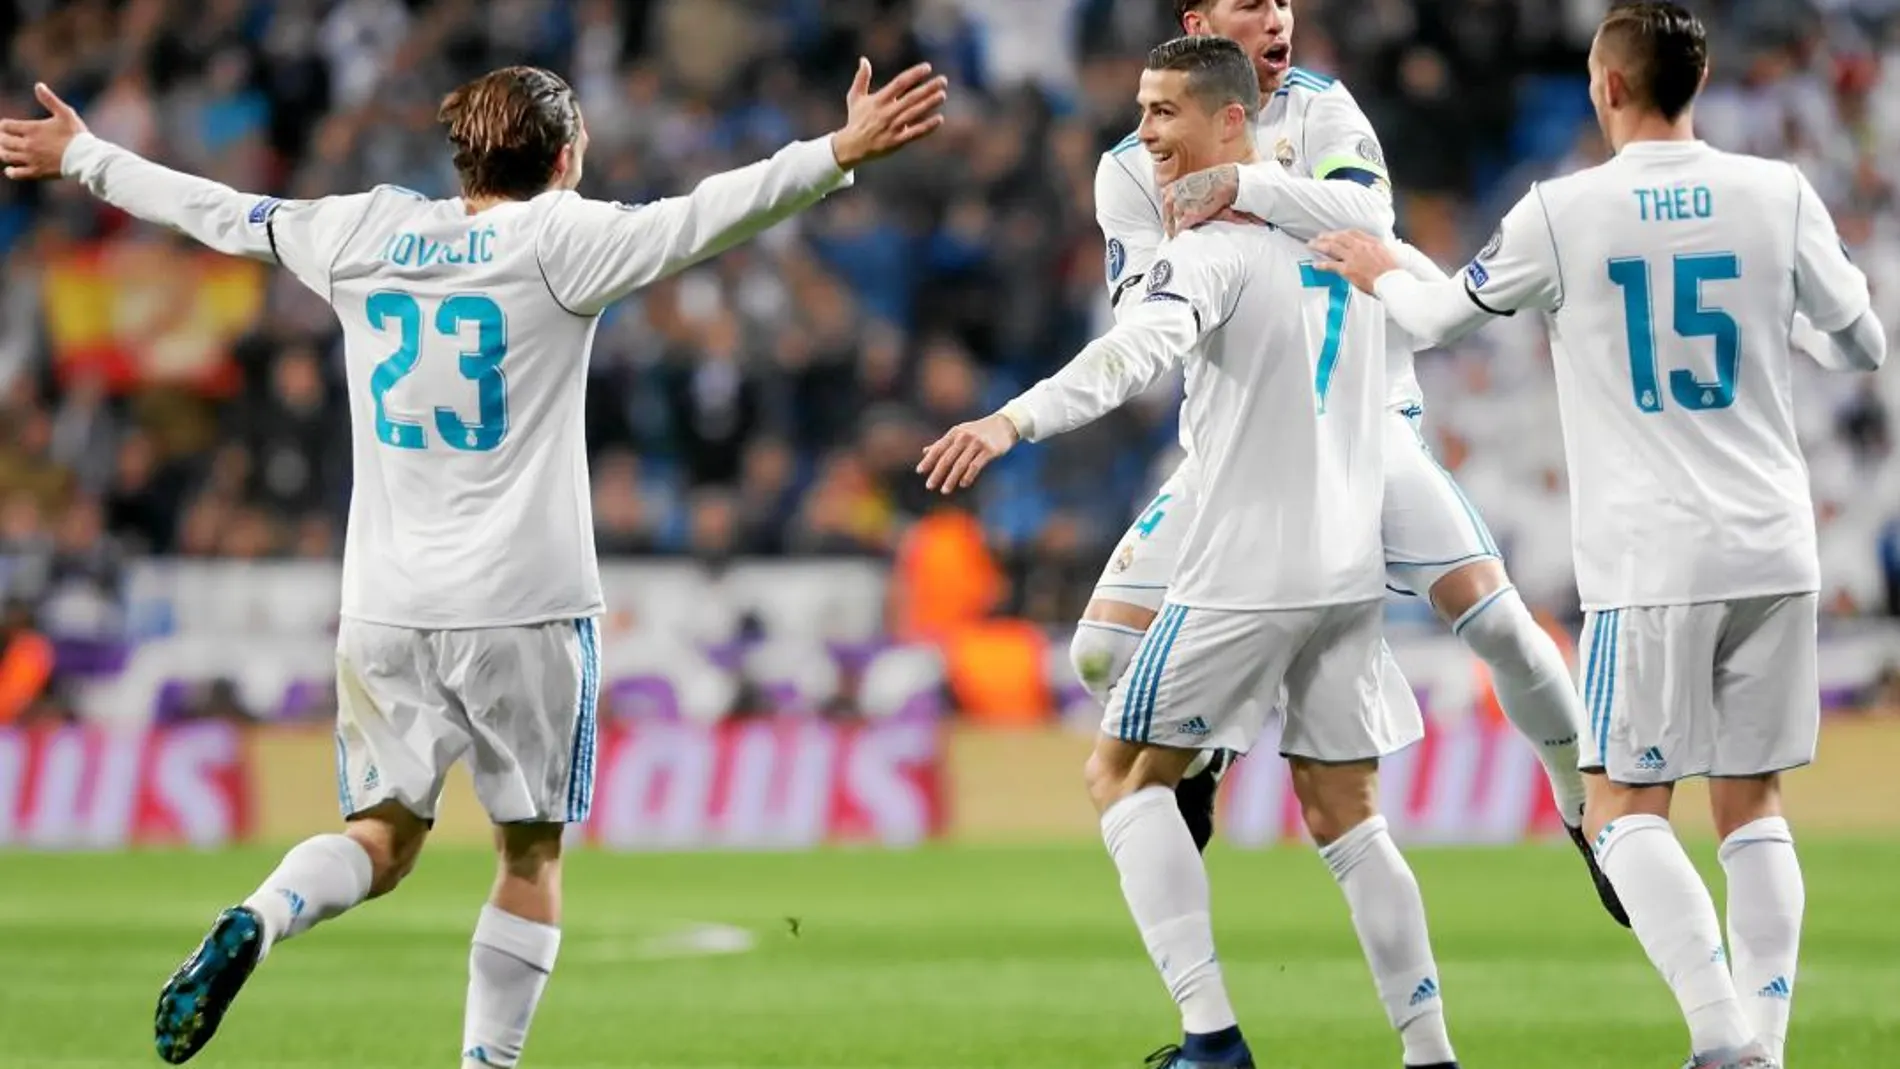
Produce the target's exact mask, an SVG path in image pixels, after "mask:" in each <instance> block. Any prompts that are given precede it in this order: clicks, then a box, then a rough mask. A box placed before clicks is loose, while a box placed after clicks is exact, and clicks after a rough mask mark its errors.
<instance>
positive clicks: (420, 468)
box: [247, 139, 848, 630]
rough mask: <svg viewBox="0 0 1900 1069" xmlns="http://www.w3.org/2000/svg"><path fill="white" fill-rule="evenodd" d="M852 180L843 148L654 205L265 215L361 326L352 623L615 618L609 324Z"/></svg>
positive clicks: (374, 208)
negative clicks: (634, 301) (600, 504)
mask: <svg viewBox="0 0 1900 1069" xmlns="http://www.w3.org/2000/svg"><path fill="white" fill-rule="evenodd" d="M847 181H848V179H847V176H846V175H844V174H843V173H842V172H840V171H839V169H838V167H837V164H836V162H835V160H834V158H833V155H832V151H831V145H830V141H829V140H828V139H826V140H821V141H810V142H800V143H798V144H794V145H792V146H789V147H787V148H786V149H784V150H783V151H781V152H780V153H778V155H776V156H774V157H773V158H772V159H770V160H766V161H763V162H760V163H757V164H754V165H752V166H750V167H745V168H741V169H739V170H737V171H732V172H728V173H726V174H722V175H715V176H713V177H711V178H708V179H707V180H705V181H704V182H702V183H701V184H700V185H699V187H698V188H696V189H695V190H694V191H693V192H692V193H691V194H690V195H688V196H684V197H677V198H672V199H669V200H662V201H657V202H654V203H651V204H645V205H641V206H638V207H626V206H622V205H618V204H613V203H609V202H605V201H597V200H589V199H586V198H583V197H580V196H578V195H576V194H574V193H572V192H566V191H554V192H548V193H543V194H542V195H540V196H538V197H535V198H534V199H532V200H528V201H519V202H506V203H503V204H501V205H499V206H496V207H493V208H489V209H487V210H484V211H482V212H479V213H476V214H470V213H469V212H468V211H467V209H466V207H465V205H464V204H463V202H462V201H461V200H459V199H456V200H429V199H426V198H424V197H422V196H420V195H418V194H413V193H410V192H408V191H406V190H402V189H398V188H396V187H391V186H384V187H379V188H378V189H375V190H372V191H370V192H368V193H362V194H356V195H352V196H344V197H330V198H325V199H322V200H316V201H309V202H277V201H274V200H270V199H265V200H263V201H260V202H258V203H257V205H256V206H255V207H254V208H253V209H252V211H251V212H250V215H249V218H248V220H247V225H249V226H251V227H253V228H254V229H255V231H256V234H257V237H258V239H259V241H260V243H262V244H265V245H267V246H268V248H269V252H270V254H271V255H272V256H273V257H274V258H275V259H276V260H277V261H278V262H279V263H282V264H283V265H284V266H286V267H288V268H290V269H291V271H292V272H294V273H295V274H296V275H297V277H298V279H299V280H301V281H302V282H303V283H304V284H305V285H308V286H309V287H310V288H311V289H313V290H315V291H316V292H317V293H318V295H320V296H322V297H324V298H326V299H327V300H328V301H329V302H330V304H331V306H332V307H333V308H334V309H335V311H336V315H337V319H338V321H339V322H340V323H341V324H342V327H343V348H344V359H345V363H346V364H347V368H348V372H347V376H348V381H349V405H350V427H351V453H352V459H353V461H354V471H355V485H354V488H353V490H352V493H351V496H350V518H349V530H348V534H347V536H346V540H345V545H344V552H343V604H342V612H343V615H344V616H345V617H348V618H350V619H355V620H363V621H368V622H371V623H378V624H386V625H391V626H397V627H412V628H418V629H425V630H433V629H457V628H474V627H504V626H516V625H525V624H532V623H540V622H546V621H550V620H562V619H573V618H576V617H585V616H593V615H596V614H598V613H599V612H600V611H601V608H602V600H603V599H602V594H601V587H600V574H599V568H598V565H597V563H596V560H595V555H594V538H593V513H592V505H591V495H590V492H589V485H588V476H587V455H586V434H585V415H584V411H583V410H584V407H585V406H584V401H585V395H586V382H587V362H588V355H589V351H590V349H591V348H592V345H593V339H594V328H595V325H596V324H597V323H598V317H599V314H600V312H601V311H602V310H603V309H605V308H606V307H607V305H609V304H611V303H612V302H613V301H615V300H618V299H619V298H620V297H622V296H624V295H625V294H627V293H628V292H630V291H632V290H634V289H637V288H638V287H640V286H642V285H645V284H647V283H649V282H652V281H653V280H655V279H658V278H661V277H664V276H665V275H667V274H670V273H672V272H674V271H677V270H680V269H681V268H684V267H686V266H687V265H689V264H691V263H692V262H694V261H697V260H699V259H703V258H704V257H706V256H710V255H712V254H714V253H717V252H720V251H722V250H724V249H726V248H729V247H731V246H732V245H734V244H737V243H738V242H739V241H741V240H743V239H745V238H747V237H750V236H751V235H753V234H755V233H757V232H759V231H760V230H763V229H765V228H766V227H768V226H770V225H772V224H773V223H775V222H777V221H779V220H781V219H783V218H785V217H786V216H789V215H791V214H792V213H794V212H795V211H798V210H800V209H802V208H804V207H807V206H809V205H810V204H812V203H813V202H815V201H817V200H818V199H819V198H820V197H822V196H823V195H824V194H825V193H827V192H829V191H830V190H832V189H835V188H837V187H839V186H841V185H844V184H846V182H847Z"/></svg>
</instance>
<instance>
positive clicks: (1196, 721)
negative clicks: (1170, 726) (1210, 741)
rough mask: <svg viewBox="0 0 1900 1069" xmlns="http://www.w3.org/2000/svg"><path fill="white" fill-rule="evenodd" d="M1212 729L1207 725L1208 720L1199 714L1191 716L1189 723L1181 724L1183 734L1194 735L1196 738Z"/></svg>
mask: <svg viewBox="0 0 1900 1069" xmlns="http://www.w3.org/2000/svg"><path fill="white" fill-rule="evenodd" d="M1211 730H1212V729H1211V728H1209V727H1208V726H1207V721H1205V720H1203V719H1201V718H1200V717H1198V716H1196V717H1190V718H1189V719H1188V722H1187V723H1185V724H1182V725H1181V734H1183V735H1193V736H1194V737H1196V738H1199V737H1201V736H1203V735H1205V734H1207V733H1208V732H1209V731H1211Z"/></svg>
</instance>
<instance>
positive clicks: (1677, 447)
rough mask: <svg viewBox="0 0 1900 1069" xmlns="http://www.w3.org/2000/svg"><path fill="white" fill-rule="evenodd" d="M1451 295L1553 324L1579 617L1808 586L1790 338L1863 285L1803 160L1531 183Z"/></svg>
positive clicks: (1649, 157) (1651, 159) (1642, 162)
mask: <svg viewBox="0 0 1900 1069" xmlns="http://www.w3.org/2000/svg"><path fill="white" fill-rule="evenodd" d="M1465 288H1466V291H1467V293H1468V294H1469V295H1470V298H1471V300H1472V301H1474V302H1476V303H1477V304H1478V305H1479V306H1480V307H1482V308H1484V309H1486V310H1488V311H1492V312H1495V313H1497V314H1510V313H1512V312H1514V311H1516V310H1518V309H1535V310H1538V311H1542V312H1544V313H1546V315H1547V316H1548V318H1549V322H1550V338H1551V349H1552V353H1553V355H1554V358H1555V363H1556V371H1557V400H1558V406H1559V409H1560V411H1561V413H1562V418H1563V433H1564V445H1565V451H1566V453H1567V455H1568V458H1569V468H1570V507H1571V521H1572V529H1573V531H1574V539H1575V546H1576V565H1577V589H1578V592H1579V594H1580V595H1581V599H1582V603H1583V607H1584V608H1586V609H1592V610H1597V609H1606V608H1617V607H1622V606H1636V605H1675V604H1687V603H1694V602H1707V601H1720V600H1726V599H1733V598H1746V597H1755V596H1765V595H1771V594H1789V593H1800V592H1806V591H1813V590H1817V589H1819V586H1820V564H1819V559H1818V555H1817V552H1816V547H1815V528H1814V509H1813V503H1812V499H1811V496H1810V493H1809V489H1808V473H1807V464H1806V462H1805V461H1804V459H1803V458H1802V455H1801V449H1800V444H1799V442H1798V440H1797V437H1796V431H1795V416H1794V399H1793V392H1792V388H1791V383H1790V379H1791V369H1790V367H1789V362H1790V354H1791V352H1792V344H1791V340H1790V338H1791V330H1792V327H1793V320H1794V316H1795V314H1796V313H1797V312H1799V313H1801V314H1804V315H1806V316H1807V317H1808V318H1809V319H1810V320H1812V321H1813V324H1814V326H1815V327H1816V328H1818V329H1819V330H1821V331H1823V332H1828V331H1834V330H1839V329H1841V328H1843V327H1845V326H1847V325H1848V324H1850V323H1852V322H1853V321H1854V320H1855V319H1857V318H1858V317H1859V316H1860V315H1861V313H1862V312H1864V311H1866V309H1867V307H1868V292H1867V282H1866V279H1865V277H1864V276H1863V275H1862V274H1861V273H1860V271H1859V270H1858V269H1856V268H1855V267H1854V266H1853V264H1851V263H1850V262H1849V261H1848V259H1847V255H1846V252H1845V250H1844V249H1843V247H1842V245H1841V242H1840V238H1839V236H1838V235H1837V234H1836V232H1835V229H1834V223H1833V220H1832V219H1831V218H1829V216H1828V213H1827V209H1826V208H1825V207H1824V206H1823V205H1822V203H1821V200H1820V197H1819V196H1818V195H1817V194H1816V193H1815V191H1814V189H1813V187H1811V186H1810V185H1809V184H1808V182H1807V180H1806V179H1805V178H1804V177H1802V175H1801V173H1800V171H1798V170H1797V169H1796V168H1795V167H1793V166H1792V165H1790V164H1787V163H1783V162H1779V161H1770V160H1764V159H1759V158H1756V157H1752V156H1741V155H1734V154H1730V153H1724V152H1718V151H1716V150H1714V149H1712V148H1710V147H1709V146H1707V145H1705V144H1703V143H1702V142H1699V141H1676V142H1657V141H1652V142H1637V143H1635V144H1632V145H1629V146H1627V147H1625V148H1624V149H1623V151H1622V152H1621V153H1620V154H1619V155H1617V157H1616V158H1615V159H1613V160H1611V161H1609V162H1608V163H1605V164H1603V165H1601V166H1598V167H1594V168H1590V169H1588V170H1585V171H1581V172H1578V173H1576V174H1573V175H1569V176H1566V177H1563V178H1558V179H1555V180H1552V181H1548V182H1542V183H1539V184H1538V185H1536V186H1534V187H1532V189H1531V192H1530V193H1529V194H1527V195H1526V196H1525V197H1524V199H1523V200H1521V201H1519V202H1518V204H1517V206H1516V207H1515V208H1513V209H1512V210H1511V212H1510V214H1509V215H1507V216H1506V217H1505V220H1504V223H1503V225H1502V226H1501V228H1500V229H1499V231H1498V233H1497V234H1496V235H1495V236H1494V237H1493V238H1492V239H1491V242H1490V243H1489V244H1488V245H1486V246H1485V248H1484V250H1483V251H1482V252H1480V253H1479V255H1478V258H1477V259H1476V260H1474V261H1473V262H1472V264H1471V265H1470V266H1469V267H1468V268H1466V274H1465Z"/></svg>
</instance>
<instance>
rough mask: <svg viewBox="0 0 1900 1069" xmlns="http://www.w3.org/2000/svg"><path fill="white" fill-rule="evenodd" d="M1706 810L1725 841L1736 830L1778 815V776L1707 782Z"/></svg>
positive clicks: (1779, 797)
mask: <svg viewBox="0 0 1900 1069" xmlns="http://www.w3.org/2000/svg"><path fill="white" fill-rule="evenodd" d="M1709 809H1710V815H1711V816H1713V817H1714V818H1715V834H1716V836H1717V837H1718V838H1721V839H1724V840H1726V839H1727V838H1728V837H1729V836H1731V835H1733V834H1735V832H1736V831H1737V829H1740V828H1745V827H1747V826H1748V825H1750V824H1753V823H1755V822H1756V821H1758V820H1765V819H1767V818H1769V817H1778V816H1780V815H1781V777H1780V776H1778V775H1775V774H1772V773H1771V774H1769V775H1766V776H1742V777H1735V778H1727V777H1725V778H1722V779H1715V780H1710V781H1709Z"/></svg>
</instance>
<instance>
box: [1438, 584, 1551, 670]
mask: <svg viewBox="0 0 1900 1069" xmlns="http://www.w3.org/2000/svg"><path fill="white" fill-rule="evenodd" d="M1452 630H1453V632H1454V633H1455V634H1456V635H1457V636H1458V637H1459V638H1460V639H1462V640H1463V641H1464V643H1465V645H1467V646H1469V647H1471V652H1473V653H1475V654H1477V655H1478V659H1479V660H1482V661H1483V662H1484V663H1485V664H1487V665H1490V666H1491V667H1492V668H1493V669H1494V670H1503V671H1507V672H1510V671H1517V670H1521V669H1526V668H1529V667H1531V666H1533V665H1535V664H1537V663H1539V661H1540V658H1539V657H1538V655H1537V650H1538V647H1539V646H1540V645H1543V644H1549V643H1550V642H1551V641H1552V639H1551V637H1550V636H1549V635H1548V634H1546V633H1545V631H1544V629H1543V628H1542V627H1540V626H1538V623H1537V618H1536V617H1534V616H1532V615H1531V611H1530V608H1529V606H1527V605H1525V604H1524V599H1523V598H1522V597H1520V596H1519V595H1518V593H1517V589H1516V588H1515V587H1510V586H1506V587H1504V588H1502V589H1500V590H1496V591H1493V592H1492V593H1491V594H1490V595H1488V596H1486V597H1484V598H1481V599H1479V600H1478V601H1477V602H1476V603H1475V604H1473V605H1472V606H1471V608H1469V609H1467V610H1465V612H1464V614H1463V615H1461V616H1459V617H1458V618H1457V619H1456V620H1454V621H1453V623H1452Z"/></svg>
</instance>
